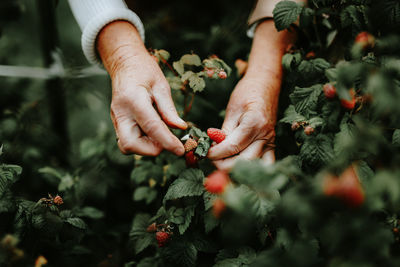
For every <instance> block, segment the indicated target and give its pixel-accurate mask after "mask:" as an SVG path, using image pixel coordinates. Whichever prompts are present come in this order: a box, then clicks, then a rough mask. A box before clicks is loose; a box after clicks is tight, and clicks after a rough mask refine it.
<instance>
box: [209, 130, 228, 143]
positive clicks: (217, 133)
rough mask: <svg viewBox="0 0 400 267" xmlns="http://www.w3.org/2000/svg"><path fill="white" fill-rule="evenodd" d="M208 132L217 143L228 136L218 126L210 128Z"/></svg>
mask: <svg viewBox="0 0 400 267" xmlns="http://www.w3.org/2000/svg"><path fill="white" fill-rule="evenodd" d="M207 134H208V136H209V137H210V139H211V140H213V141H214V142H216V143H217V144H219V143H221V142H222V141H224V140H225V137H226V134H225V133H224V132H223V131H222V130H220V129H217V128H208V130H207Z"/></svg>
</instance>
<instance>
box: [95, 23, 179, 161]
mask: <svg viewBox="0 0 400 267" xmlns="http://www.w3.org/2000/svg"><path fill="white" fill-rule="evenodd" d="M97 49H98V51H99V54H100V57H101V59H102V61H103V64H104V66H105V68H106V69H107V71H108V73H109V74H110V76H111V80H112V88H113V94H112V102H111V119H112V121H113V124H114V128H115V131H116V134H117V139H118V146H119V148H120V150H121V151H122V153H124V154H131V153H135V154H140V155H147V156H156V155H158V154H160V152H161V151H162V150H163V149H166V150H169V151H171V152H173V153H175V154H176V155H183V154H184V151H185V150H184V148H183V145H182V143H181V141H180V140H179V139H178V138H177V137H176V136H175V135H173V134H172V133H171V131H170V130H169V129H168V127H167V126H170V127H174V128H180V129H186V127H187V125H186V123H185V122H184V121H183V120H182V119H181V118H180V117H179V116H178V113H177V112H176V109H175V106H174V103H173V101H172V97H171V89H170V87H169V85H168V82H167V80H166V79H165V77H164V75H163V73H162V71H161V69H160V67H159V66H158V64H157V63H156V61H155V60H154V59H153V58H152V56H151V55H150V54H149V52H148V51H147V49H146V48H145V46H144V44H143V41H142V40H141V39H140V36H139V33H138V32H137V30H136V28H135V27H134V26H133V25H131V24H130V23H128V22H125V21H116V22H113V23H110V24H109V25H107V26H106V27H104V28H103V29H102V31H101V32H100V34H99V36H98V40H97Z"/></svg>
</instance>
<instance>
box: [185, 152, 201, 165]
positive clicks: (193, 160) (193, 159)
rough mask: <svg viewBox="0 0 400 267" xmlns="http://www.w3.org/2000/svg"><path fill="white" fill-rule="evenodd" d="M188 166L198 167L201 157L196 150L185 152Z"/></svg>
mask: <svg viewBox="0 0 400 267" xmlns="http://www.w3.org/2000/svg"><path fill="white" fill-rule="evenodd" d="M185 159H186V166H188V167H190V168H196V167H197V162H198V161H199V158H198V157H197V156H196V155H195V154H194V151H193V150H192V151H189V152H187V153H186V154H185Z"/></svg>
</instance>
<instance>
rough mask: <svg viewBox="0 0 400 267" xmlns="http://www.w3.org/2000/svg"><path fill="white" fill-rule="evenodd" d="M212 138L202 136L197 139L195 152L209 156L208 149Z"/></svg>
mask: <svg viewBox="0 0 400 267" xmlns="http://www.w3.org/2000/svg"><path fill="white" fill-rule="evenodd" d="M210 146H211V144H210V138H209V137H206V138H205V137H201V138H200V139H199V140H197V147H196V150H195V151H194V153H195V154H196V155H197V156H199V157H201V158H203V157H205V156H207V153H208V150H209V149H210Z"/></svg>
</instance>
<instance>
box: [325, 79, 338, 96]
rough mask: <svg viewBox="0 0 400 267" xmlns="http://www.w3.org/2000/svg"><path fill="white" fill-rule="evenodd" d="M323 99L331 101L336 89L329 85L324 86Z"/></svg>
mask: <svg viewBox="0 0 400 267" xmlns="http://www.w3.org/2000/svg"><path fill="white" fill-rule="evenodd" d="M323 90H324V94H325V97H326V98H328V99H333V98H335V96H336V88H335V86H333V85H332V84H330V83H327V84H324V86H323Z"/></svg>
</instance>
